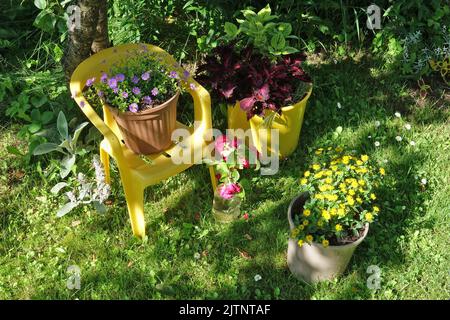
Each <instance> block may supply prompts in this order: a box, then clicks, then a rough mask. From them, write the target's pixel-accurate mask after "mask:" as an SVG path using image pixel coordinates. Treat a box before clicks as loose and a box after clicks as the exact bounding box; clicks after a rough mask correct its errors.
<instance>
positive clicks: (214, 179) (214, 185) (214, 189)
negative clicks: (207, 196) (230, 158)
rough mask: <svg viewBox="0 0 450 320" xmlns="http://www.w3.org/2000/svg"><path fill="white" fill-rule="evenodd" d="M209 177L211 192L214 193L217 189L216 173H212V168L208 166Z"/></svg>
mask: <svg viewBox="0 0 450 320" xmlns="http://www.w3.org/2000/svg"><path fill="white" fill-rule="evenodd" d="M209 175H210V176H211V185H212V187H213V192H214V191H216V188H217V179H216V172H215V171H214V167H213V166H209Z"/></svg>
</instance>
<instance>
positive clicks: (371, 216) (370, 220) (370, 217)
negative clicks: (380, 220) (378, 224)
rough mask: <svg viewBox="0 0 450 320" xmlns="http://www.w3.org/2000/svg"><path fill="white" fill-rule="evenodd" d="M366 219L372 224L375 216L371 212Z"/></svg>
mask: <svg viewBox="0 0 450 320" xmlns="http://www.w3.org/2000/svg"><path fill="white" fill-rule="evenodd" d="M364 217H365V218H366V220H367V221H369V222H372V221H373V215H372V214H371V213H370V212H367V213H366V214H365V215H364Z"/></svg>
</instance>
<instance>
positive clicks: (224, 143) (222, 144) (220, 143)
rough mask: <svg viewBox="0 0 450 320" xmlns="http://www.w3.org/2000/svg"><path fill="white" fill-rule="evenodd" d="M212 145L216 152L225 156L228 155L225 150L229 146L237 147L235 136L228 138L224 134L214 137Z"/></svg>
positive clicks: (229, 147)
mask: <svg viewBox="0 0 450 320" xmlns="http://www.w3.org/2000/svg"><path fill="white" fill-rule="evenodd" d="M214 147H215V149H216V152H218V153H219V154H220V155H222V156H225V157H226V155H228V152H227V151H229V150H230V149H231V148H235V149H236V148H237V147H238V141H237V138H236V137H235V138H234V139H230V138H229V137H228V136H227V135H225V134H224V135H221V136H219V137H217V138H216V140H215V142H214ZM224 154H225V155H224Z"/></svg>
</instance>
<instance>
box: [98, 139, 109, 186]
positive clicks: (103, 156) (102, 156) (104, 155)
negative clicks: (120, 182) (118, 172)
mask: <svg viewBox="0 0 450 320" xmlns="http://www.w3.org/2000/svg"><path fill="white" fill-rule="evenodd" d="M100 161H101V162H102V164H103V169H104V170H105V182H106V183H107V184H111V175H110V168H109V154H108V152H106V151H105V150H103V149H102V148H101V147H100Z"/></svg>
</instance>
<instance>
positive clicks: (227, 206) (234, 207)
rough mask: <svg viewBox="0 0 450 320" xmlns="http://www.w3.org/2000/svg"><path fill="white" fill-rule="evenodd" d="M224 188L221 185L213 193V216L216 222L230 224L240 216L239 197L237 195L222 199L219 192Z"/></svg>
mask: <svg viewBox="0 0 450 320" xmlns="http://www.w3.org/2000/svg"><path fill="white" fill-rule="evenodd" d="M223 187H224V185H223V184H221V185H219V186H217V188H216V190H215V192H214V200H213V208H212V212H213V216H214V218H215V219H216V221H218V222H224V223H227V222H231V221H234V220H236V219H237V218H239V216H240V214H241V201H242V199H241V196H240V195H239V194H237V193H235V194H233V195H231V197H230V196H228V197H229V198H228V197H224V196H223V195H221V192H220V190H221V189H222V188H223Z"/></svg>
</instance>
